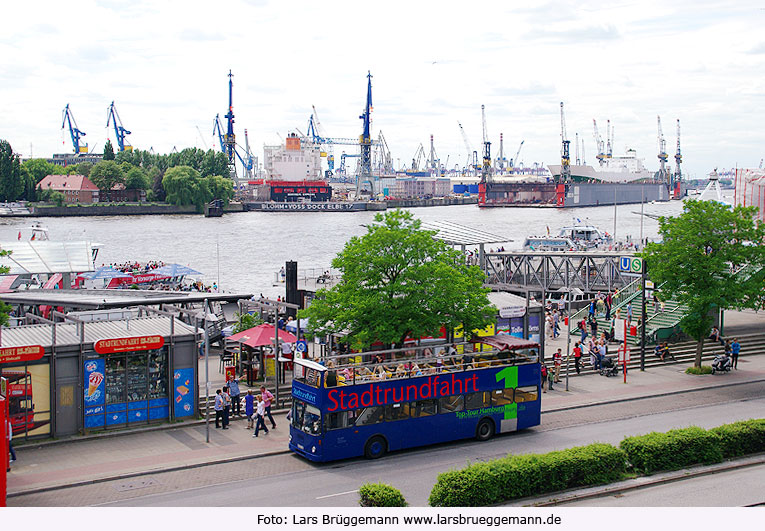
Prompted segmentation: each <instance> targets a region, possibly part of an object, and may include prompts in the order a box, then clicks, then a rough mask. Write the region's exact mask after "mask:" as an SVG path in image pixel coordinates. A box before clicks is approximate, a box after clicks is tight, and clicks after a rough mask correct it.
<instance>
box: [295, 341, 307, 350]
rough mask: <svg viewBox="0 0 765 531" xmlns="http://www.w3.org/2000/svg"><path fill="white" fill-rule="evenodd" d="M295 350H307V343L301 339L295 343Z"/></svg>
mask: <svg viewBox="0 0 765 531" xmlns="http://www.w3.org/2000/svg"><path fill="white" fill-rule="evenodd" d="M295 350H296V351H297V352H306V351H307V350H308V343H306V341H305V340H304V339H301V340H300V341H298V342H297V343H295Z"/></svg>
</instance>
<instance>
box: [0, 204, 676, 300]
mask: <svg viewBox="0 0 765 531" xmlns="http://www.w3.org/2000/svg"><path fill="white" fill-rule="evenodd" d="M409 210H410V211H411V212H412V213H413V214H414V215H415V216H416V217H418V218H420V219H422V220H423V221H451V222H454V223H459V224H461V225H464V226H467V227H470V228H474V229H480V230H483V231H486V232H490V233H492V234H496V235H498V236H500V237H502V238H507V239H508V240H512V241H511V242H508V243H505V244H489V245H487V251H488V250H489V249H488V248H497V246H498V245H504V247H505V249H506V250H511V249H520V248H521V247H522V246H523V239H524V238H525V237H526V236H527V235H542V234H546V233H547V227H549V228H550V232H551V233H552V234H557V232H558V229H559V228H560V227H562V226H565V225H570V224H571V223H572V222H573V221H575V220H576V219H577V218H578V219H579V220H581V222H582V223H589V224H592V225H595V226H597V227H599V228H600V229H602V230H604V231H607V232H609V233H611V232H613V231H614V206H613V205H611V206H598V207H589V208H579V209H566V210H562V209H555V208H493V209H479V208H478V207H477V206H476V205H454V206H441V207H421V208H412V209H409ZM644 210H645V212H646V213H651V214H658V215H674V214H677V213H679V212H680V211H681V210H682V203H681V202H679V201H671V202H667V203H655V204H646V205H645V206H644ZM639 211H640V205H639V204H637V205H619V206H618V207H617V209H616V237H617V239H620V240H621V239H623V238H625V237H626V236H628V235H629V236H631V237H632V238H635V239H637V238H639V237H640V220H641V216H640V215H639V214H638V213H639ZM374 216H375V213H374V212H300V213H297V212H243V213H235V214H226V215H224V216H223V217H222V218H205V217H203V216H202V215H164V216H108V217H64V218H29V219H24V218H9V219H2V220H0V242H2V241H15V240H16V239H17V237H18V232H19V231H22V232H23V234H24V237H25V238H29V236H30V231H29V230H26V231H25V230H24V229H25V228H27V227H29V226H30V225H31V223H32V222H35V221H39V222H40V223H42V224H43V225H44V226H45V227H47V228H48V229H49V234H50V239H51V240H87V241H90V242H97V243H99V244H101V247H100V251H99V253H98V258H97V260H96V267H99V266H101V265H104V264H105V265H108V264H111V263H123V262H126V261H135V260H137V261H139V262H142V263H143V262H146V261H149V260H163V261H164V262H166V263H179V264H183V265H188V266H190V267H192V268H194V269H196V270H197V271H201V272H202V273H204V275H203V277H202V280H203V281H204V282H206V283H207V284H212V283H213V282H214V281H218V280H219V285H220V286H221V288H222V289H223V290H225V291H228V292H244V293H255V294H259V293H263V294H264V295H266V296H273V297H276V296H277V295H284V287H283V284H282V285H281V286H274V279H275V273H276V272H277V271H278V270H279V268H280V267H282V266H283V265H284V263H285V262H286V261H288V260H295V261H297V262H298V272H299V275H301V276H302V275H303V274H305V273H306V272H307V271H308V270H310V269H314V270H324V269H328V268H329V266H330V263H331V262H332V258H334V257H335V255H336V254H337V253H338V252H339V251H340V250H342V248H343V246H344V245H345V243H346V242H347V241H348V239H350V238H351V237H352V236H359V235H362V234H364V233H365V232H366V228H365V224H367V223H369V222H371V221H372V220H373V219H374ZM657 233H658V221H656V220H654V219H650V218H648V217H643V235H644V237H646V238H656V237H657Z"/></svg>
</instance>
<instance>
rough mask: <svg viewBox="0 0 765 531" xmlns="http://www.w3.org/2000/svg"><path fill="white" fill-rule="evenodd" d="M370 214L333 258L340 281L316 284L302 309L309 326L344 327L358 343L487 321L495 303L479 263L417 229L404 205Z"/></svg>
mask: <svg viewBox="0 0 765 531" xmlns="http://www.w3.org/2000/svg"><path fill="white" fill-rule="evenodd" d="M375 221H376V223H375V224H372V225H369V226H368V228H367V234H365V235H364V236H361V237H353V238H351V239H350V240H349V241H348V242H347V243H346V244H345V248H344V249H343V250H342V251H341V252H340V253H339V254H338V255H337V257H336V258H335V259H334V260H333V261H332V267H333V268H335V269H339V270H340V271H341V272H342V279H341V281H340V282H339V283H338V284H337V285H335V286H334V287H332V288H331V289H322V290H319V292H318V293H317V296H316V298H315V299H314V300H313V302H312V303H311V305H310V306H309V307H308V308H307V309H306V310H304V311H303V312H301V316H306V317H308V318H309V319H310V320H309V330H308V331H309V332H310V333H326V332H341V331H349V333H348V336H347V337H348V340H349V341H350V342H351V343H352V344H353V345H354V346H355V347H361V348H363V347H369V346H370V345H372V344H373V343H375V342H377V341H381V342H383V343H385V344H394V343H395V344H396V345H402V344H403V343H404V340H405V339H406V338H407V337H415V338H418V337H420V336H423V335H432V334H436V333H438V331H439V329H440V328H441V327H442V326H445V327H446V329H447V330H449V331H453V330H454V329H455V328H457V327H459V326H463V327H464V329H465V330H474V329H477V328H483V327H485V326H486V325H487V324H489V323H490V322H491V316H492V315H494V313H495V312H496V309H494V308H493V307H492V306H491V304H490V303H489V299H488V297H487V293H488V291H489V290H488V289H486V288H484V287H483V281H484V278H485V275H484V273H483V272H482V271H481V270H480V268H478V267H477V266H467V265H465V261H464V257H463V256H462V255H461V254H460V253H459V252H458V251H456V250H454V249H451V248H450V247H449V246H448V245H447V244H446V243H444V242H443V241H441V240H437V239H435V238H434V235H435V233H434V232H431V231H425V230H421V229H420V221H419V220H417V219H415V218H414V217H413V216H412V214H411V213H410V212H407V211H403V210H394V211H391V212H386V213H385V214H384V215H383V214H378V215H377V216H376V217H375Z"/></svg>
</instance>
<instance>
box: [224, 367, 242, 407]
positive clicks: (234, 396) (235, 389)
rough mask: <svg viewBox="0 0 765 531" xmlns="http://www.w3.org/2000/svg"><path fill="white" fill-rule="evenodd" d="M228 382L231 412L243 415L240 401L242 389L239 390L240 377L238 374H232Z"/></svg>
mask: <svg viewBox="0 0 765 531" xmlns="http://www.w3.org/2000/svg"><path fill="white" fill-rule="evenodd" d="M226 383H227V384H228V389H229V391H228V394H229V395H231V414H232V415H239V416H241V415H242V408H241V404H240V403H239V400H240V395H241V391H240V390H239V379H238V378H237V377H236V374H234V375H233V376H231V379H230V380H229V381H228V382H226Z"/></svg>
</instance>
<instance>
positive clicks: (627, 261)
mask: <svg viewBox="0 0 765 531" xmlns="http://www.w3.org/2000/svg"><path fill="white" fill-rule="evenodd" d="M631 265H632V258H630V257H629V256H622V257H621V260H620V261H619V270H620V271H630V270H631V267H630V266H631Z"/></svg>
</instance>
